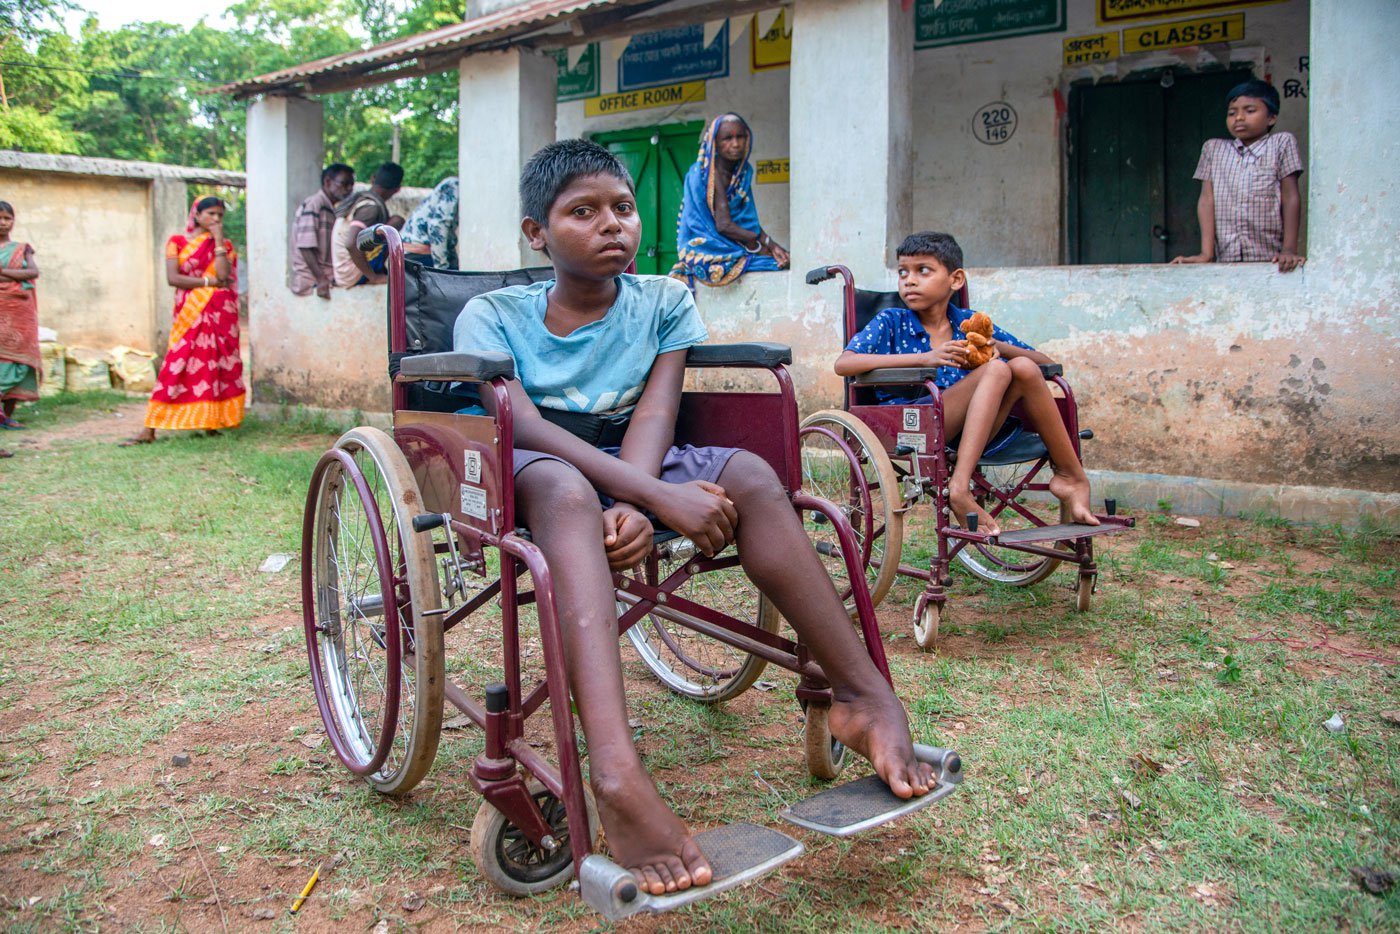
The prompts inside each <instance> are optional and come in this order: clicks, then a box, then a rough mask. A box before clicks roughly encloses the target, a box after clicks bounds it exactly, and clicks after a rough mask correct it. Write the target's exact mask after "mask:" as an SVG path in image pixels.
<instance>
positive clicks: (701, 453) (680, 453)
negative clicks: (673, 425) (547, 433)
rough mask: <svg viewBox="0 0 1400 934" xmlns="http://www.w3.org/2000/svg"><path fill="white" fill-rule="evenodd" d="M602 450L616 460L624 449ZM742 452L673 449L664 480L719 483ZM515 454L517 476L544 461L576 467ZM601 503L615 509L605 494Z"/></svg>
mask: <svg viewBox="0 0 1400 934" xmlns="http://www.w3.org/2000/svg"><path fill="white" fill-rule="evenodd" d="M599 450H601V451H603V452H604V453H605V454H611V455H612V456H613V457H616V456H617V455H618V452H619V451H621V450H622V449H621V448H599ZM739 450H740V449H739V448H708V447H707V448H697V447H694V446H693V445H689V444H686V445H682V446H680V447H676V446H675V445H672V446H671V449H670V450H668V451H667V452H666V456H665V457H663V458H662V459H661V480H662V482H663V483H689V482H691V481H692V480H708V481H709V482H710V483H718V482H719V475H720V474H721V473H723V472H724V467H725V465H726V464H728V463H729V458H731V457H733V456H734V455H735V454H737V453H739ZM514 453H515V472H516V473H517V474H519V473H520V471H522V470H524V469H525V468H526V467H529V466H530V465H531V464H533V463H535V462H536V461H541V460H550V461H558V462H559V463H561V464H564V465H566V466H568V467H573V466H574V465H573V464H570V463H569V462H568V461H566V460H564V459H563V458H562V457H555V456H554V455H553V454H544V453H542V452H540V451H527V450H524V449H523V448H516V449H515V452H514ZM574 469H577V468H574ZM598 501H599V502H600V503H602V505H603V508H604V509H607V508H608V507H610V506H612V504H613V502H614V501H613V499H612V498H611V497H609V496H605V495H603V494H602V493H599V494H598ZM649 518H650V519H651V520H652V524H653V525H655V524H656V517H655V516H649Z"/></svg>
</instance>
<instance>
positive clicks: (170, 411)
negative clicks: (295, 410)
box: [122, 197, 246, 447]
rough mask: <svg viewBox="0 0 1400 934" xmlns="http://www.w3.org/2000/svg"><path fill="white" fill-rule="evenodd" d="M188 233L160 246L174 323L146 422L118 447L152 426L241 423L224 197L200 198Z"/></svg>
mask: <svg viewBox="0 0 1400 934" xmlns="http://www.w3.org/2000/svg"><path fill="white" fill-rule="evenodd" d="M185 232H186V233H187V234H191V235H192V236H184V235H181V234H175V235H174V236H173V237H171V238H170V239H169V240H168V241H167V242H166V244H165V273H166V275H165V277H166V280H167V281H168V282H169V283H170V284H171V285H173V286H174V287H175V321H174V323H173V324H172V325H171V327H170V344H169V349H168V350H167V351H166V354H165V362H164V363H163V364H161V368H160V375H159V376H158V377H157V378H156V388H155V389H154V390H153V391H152V392H151V401H150V403H149V404H148V405H147V406H146V427H145V429H144V430H143V431H142V432H141V433H140V434H138V435H137V436H136V437H134V438H131V439H129V440H127V441H123V442H122V446H123V447H127V446H130V445H133V444H149V443H151V442H152V441H154V440H155V439H156V430H157V429H162V430H188V429H203V430H204V431H205V432H206V433H208V434H217V433H218V431H219V430H220V429H222V428H237V427H238V425H239V424H240V423H241V422H242V421H243V404H244V399H245V396H246V393H245V390H244V386H243V360H242V358H241V357H240V356H239V348H238V288H237V286H238V278H237V277H238V257H237V254H236V253H235V251H234V248H233V242H232V241H230V240H226V239H225V238H224V203H223V201H221V200H219V199H218V198H214V197H209V198H202V199H200V200H199V201H197V202H195V205H194V207H193V208H191V209H190V220H189V223H188V224H187V225H186V227H185Z"/></svg>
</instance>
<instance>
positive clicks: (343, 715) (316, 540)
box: [302, 428, 444, 794]
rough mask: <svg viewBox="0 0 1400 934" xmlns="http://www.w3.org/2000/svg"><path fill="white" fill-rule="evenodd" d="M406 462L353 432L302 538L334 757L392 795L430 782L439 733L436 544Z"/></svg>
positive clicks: (312, 650)
mask: <svg viewBox="0 0 1400 934" xmlns="http://www.w3.org/2000/svg"><path fill="white" fill-rule="evenodd" d="M422 511H423V507H422V498H421V497H420V496H419V492H418V484H417V483H416V482H414V479H413V473H412V471H410V470H409V467H408V463H407V461H405V460H404V457H403V454H402V453H401V452H400V451H399V449H398V448H397V447H396V446H395V445H394V442H393V441H392V440H390V439H389V437H388V436H387V435H386V434H384V432H382V431H379V430H378V429H375V428H355V429H352V430H351V431H348V432H346V433H345V434H344V435H342V436H341V437H340V439H339V440H338V441H337V442H336V444H335V447H334V448H332V449H331V450H329V451H327V452H326V453H325V454H324V455H322V457H321V460H320V461H319V462H318V463H317V465H316V469H315V472H314V473H313V474H312V480H311V490H310V492H309V493H308V496H307V504H306V519H305V526H304V528H303V531H302V602H303V615H304V619H305V628H306V643H307V650H308V655H309V658H310V663H311V677H312V681H313V684H314V686H315V689H316V702H317V705H318V706H319V707H320V710H321V719H322V722H323V723H324V724H325V727H326V733H327V734H328V735H329V736H330V739H331V744H332V745H333V746H334V748H335V751H336V754H337V755H338V756H339V757H340V760H341V761H342V762H343V763H344V764H345V766H346V767H347V768H348V769H350V771H351V772H354V773H355V774H356V775H360V776H363V777H364V778H366V779H367V780H368V781H369V782H370V784H371V785H373V786H374V787H375V788H377V789H378V790H379V791H382V792H385V793H387V794H402V793H404V792H407V791H408V790H409V789H411V788H412V787H413V786H414V785H416V784H417V783H418V782H419V781H420V780H421V779H422V778H423V776H424V775H425V774H426V773H427V771H428V769H429V767H430V766H431V765H432V763H433V757H434V756H435V755H436V754H437V744H438V735H439V732H440V730H441V725H442V704H443V691H442V688H443V678H444V673H443V635H442V623H441V620H440V618H439V617H437V616H425V615H424V613H425V612H426V611H429V610H435V609H437V608H438V607H439V606H440V605H441V599H442V597H441V593H440V591H439V590H438V583H437V569H436V566H435V564H434V561H433V546H432V540H431V538H430V537H429V535H428V533H418V532H414V531H413V526H412V519H413V516H414V515H416V514H418V513H420V512H422Z"/></svg>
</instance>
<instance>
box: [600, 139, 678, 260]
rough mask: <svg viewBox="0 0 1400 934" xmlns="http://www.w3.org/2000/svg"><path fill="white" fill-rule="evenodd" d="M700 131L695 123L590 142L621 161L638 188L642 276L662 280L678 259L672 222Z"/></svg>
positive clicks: (674, 223)
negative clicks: (659, 277)
mask: <svg viewBox="0 0 1400 934" xmlns="http://www.w3.org/2000/svg"><path fill="white" fill-rule="evenodd" d="M704 128H705V122H704V121H703V120H696V121H693V122H690V123H668V124H666V125H664V126H651V127H638V128H636V129H631V130H614V131H613V132H610V133H596V134H594V136H593V140H594V142H596V143H598V144H599V145H600V146H605V147H607V149H608V150H610V151H611V152H612V153H614V154H615V155H616V156H617V157H618V158H619V159H621V160H622V164H623V165H625V166H627V171H629V172H631V173H632V181H633V182H634V183H635V184H636V186H637V214H638V215H639V216H640V217H641V219H642V242H641V244H640V245H639V246H638V248H637V272H638V273H640V274H642V275H665V274H666V273H668V272H670V271H671V267H672V266H674V265H675V264H676V261H677V260H678V259H679V256H678V254H677V253H676V218H677V217H678V216H680V213H681V197H682V195H683V194H684V192H685V173H686V170H687V169H689V168H690V166H691V163H693V162H694V161H695V153H696V152H697V150H698V149H699V147H700V132H701V131H702V130H703V129H704Z"/></svg>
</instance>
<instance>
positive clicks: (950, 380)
mask: <svg viewBox="0 0 1400 934" xmlns="http://www.w3.org/2000/svg"><path fill="white" fill-rule="evenodd" d="M972 315H973V312H972V311H970V310H968V309H966V308H959V307H958V306H957V305H954V304H952V303H949V305H948V321H949V322H951V323H952V325H953V334H954V335H958V336H960V335H961V334H962V331H961V330H959V325H961V324H962V323H963V322H964V321H966V320H967V319H968V318H971V317H972ZM992 338H993V340H999V341H1003V342H1005V343H1007V344H1010V345H1011V346H1012V347H1020V348H1022V349H1023V350H1034V349H1035V348H1034V347H1032V346H1031V345H1030V344H1027V343H1026V342H1025V341H1023V340H1020V339H1019V338H1017V337H1016V335H1014V334H1012V333H1011V332H1010V331H1005V330H1002V329H1001V328H999V327H997V326H996V325H995V324H993V325H992ZM846 349H847V350H849V351H851V352H852V353H865V354H912V353H928V352H929V351H931V350H932V349H933V343H932V341H931V339H930V338H929V334H928V331H927V330H925V328H924V325H923V322H921V321H920V320H919V316H918V315H917V314H915V313H914V312H913V311H910V310H909V309H908V308H886V309H884V310H883V311H881V312H879V313H878V314H876V315H875V317H874V318H871V319H870V323H869V324H867V325H866V326H865V327H864V328H862V329H861V332H860V333H859V334H857V335H856V336H855V337H853V338H851V342H850V343H849V344H847V345H846ZM971 372H972V371H971V370H964V369H962V368H960V367H955V366H941V367H939V368H938V371H937V373H936V375H935V376H934V379H933V381H934V383H935V384H936V385H937V386H938V388H939V389H947V388H948V387H949V386H951V385H953V384H954V383H956V382H957V381H958V380H960V379H962V378H963V377H964V376H966V375H968V374H969V373H971ZM924 394H925V393H924V387H923V386H922V385H918V386H876V387H875V398H876V399H878V400H879V401H880V404H881V405H897V404H900V403H905V402H913V401H914V400H915V399H918V398H919V397H921V396H923V395H924Z"/></svg>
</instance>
